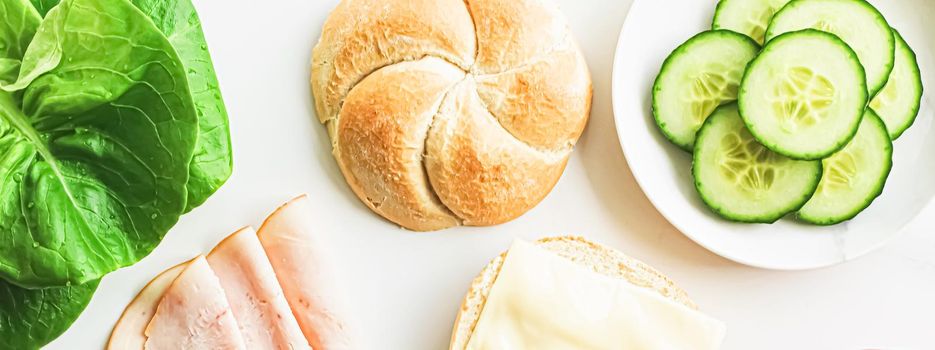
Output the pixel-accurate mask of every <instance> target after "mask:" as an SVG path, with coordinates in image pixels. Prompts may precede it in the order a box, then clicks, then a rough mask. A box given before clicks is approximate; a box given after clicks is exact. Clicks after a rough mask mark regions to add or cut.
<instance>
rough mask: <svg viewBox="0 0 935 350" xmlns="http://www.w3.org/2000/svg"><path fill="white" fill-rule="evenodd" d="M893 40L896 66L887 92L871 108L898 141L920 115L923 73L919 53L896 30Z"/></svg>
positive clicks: (875, 100) (882, 91)
mask: <svg viewBox="0 0 935 350" xmlns="http://www.w3.org/2000/svg"><path fill="white" fill-rule="evenodd" d="M893 36H894V37H895V38H896V64H895V65H894V66H893V72H892V73H890V80H889V81H887V82H886V85H885V86H883V90H880V92H879V93H877V95H876V96H875V97H874V98H873V100H871V101H870V108H872V109H873V111H874V112H876V113H877V115H879V116H880V119H883V122H884V123H886V129H887V130H889V133H890V139H893V140H895V139H897V138H899V136H900V135H902V134H903V132H904V131H906V129H909V127H910V126H912V123H913V122H915V120H916V116H917V115H918V114H919V106H920V105H921V104H922V73H921V72H920V71H919V61H917V60H916V53H915V52H913V51H912V48H910V47H909V44H907V43H906V40H905V39H903V37H902V35H900V34H899V32H897V31H896V30H895V29H894V30H893Z"/></svg>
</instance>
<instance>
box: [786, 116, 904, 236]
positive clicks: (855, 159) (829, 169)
mask: <svg viewBox="0 0 935 350" xmlns="http://www.w3.org/2000/svg"><path fill="white" fill-rule="evenodd" d="M822 163H823V166H824V176H823V177H822V179H821V183H820V184H819V185H818V191H817V192H815V195H814V196H812V199H810V200H809V201H808V203H806V204H805V206H804V207H802V209H800V210H799V214H798V217H799V219H801V220H803V221H805V222H809V223H813V224H817V225H834V224H838V223H842V222H844V221H847V220H850V219H853V218H854V217H855V216H857V214H859V213H860V212H861V211H863V210H864V209H866V208H867V207H869V206H870V203H872V202H873V200H874V199H876V198H877V197H879V196H880V194H881V193H883V185H884V184H885V183H886V178H887V177H888V176H889V174H890V169H892V168H893V143H892V141H891V140H890V137H889V133H888V132H887V130H886V125H885V124H883V120H881V119H880V117H878V116H877V115H876V113H874V112H873V111H871V110H869V109H868V110H867V115H865V116H864V118H863V121H862V122H861V123H860V129H859V131H857V136H855V137H854V140H852V141H851V143H849V144H848V145H847V147H845V148H844V149H842V150H841V151H840V152H838V153H835V154H834V155H833V156H831V157H830V158H828V159H825V160H824V161H822Z"/></svg>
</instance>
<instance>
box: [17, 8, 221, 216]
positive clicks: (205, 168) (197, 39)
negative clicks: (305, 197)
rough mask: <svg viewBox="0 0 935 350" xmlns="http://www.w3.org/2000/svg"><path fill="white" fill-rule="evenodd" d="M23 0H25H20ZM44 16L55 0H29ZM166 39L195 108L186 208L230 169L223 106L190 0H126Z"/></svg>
mask: <svg viewBox="0 0 935 350" xmlns="http://www.w3.org/2000/svg"><path fill="white" fill-rule="evenodd" d="M22 1H25V0H22ZM31 1H32V4H33V6H34V7H35V8H36V10H38V12H39V13H40V14H41V15H43V16H45V13H46V12H48V10H49V9H51V8H52V7H54V6H55V5H56V4H58V2H59V0H31ZM131 2H132V3H133V5H134V6H136V7H137V8H139V9H140V10H141V11H143V13H145V14H146V16H148V17H149V18H150V19H151V20H152V21H153V23H155V25H156V27H157V28H159V30H160V31H162V33H163V34H164V35H165V36H166V37H167V38H168V39H169V42H170V43H171V44H172V46H173V47H174V48H175V50H176V52H178V54H179V58H181V60H182V65H183V66H185V68H186V73H187V75H188V84H189V87H190V88H191V92H192V98H193V99H194V101H195V108H196V109H197V110H198V130H199V132H198V143H197V145H196V146H195V157H194V158H192V164H191V167H190V174H189V175H190V176H189V181H188V208H186V210H185V211H186V212H188V211H191V210H192V209H194V208H196V207H198V206H199V205H201V204H203V203H204V202H205V201H206V200H207V199H208V197H210V196H211V195H212V194H214V192H215V191H217V190H218V188H220V187H221V185H223V184H224V182H226V181H227V179H228V178H229V177H230V175H231V172H232V171H233V157H232V155H231V142H230V130H229V125H228V121H227V109H226V108H225V107H224V101H223V99H222V98H221V90H220V88H219V87H218V78H217V75H216V74H215V72H214V64H213V63H212V61H211V54H210V53H209V52H208V44H207V42H206V41H205V36H204V32H203V31H202V29H201V20H200V19H199V18H198V13H197V12H196V11H195V7H194V5H192V2H191V0H131Z"/></svg>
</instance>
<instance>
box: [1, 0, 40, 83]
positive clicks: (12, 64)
mask: <svg viewBox="0 0 935 350" xmlns="http://www.w3.org/2000/svg"><path fill="white" fill-rule="evenodd" d="M0 18H3V19H4V21H3V22H0V84H9V83H12V82H13V81H15V80H16V78H17V76H18V74H19V68H20V64H21V63H22V62H21V60H22V58H23V55H24V54H25V53H26V47H28V46H29V42H30V41H32V37H33V36H34V35H36V29H37V28H38V27H39V22H40V21H41V20H42V17H39V13H38V12H36V11H35V10H34V9H33V7H32V6H29V3H28V2H27V0H4V1H2V2H0Z"/></svg>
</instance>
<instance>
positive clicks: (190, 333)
mask: <svg viewBox="0 0 935 350" xmlns="http://www.w3.org/2000/svg"><path fill="white" fill-rule="evenodd" d="M145 334H146V338H147V339H146V343H145V345H144V347H145V349H147V350H162V349H166V350H181V349H225V350H226V349H232V350H236V349H246V347H245V346H244V342H243V338H242V336H241V335H240V331H239V330H238V329H237V321H236V320H234V315H233V313H232V312H231V308H230V305H229V304H228V302H227V297H226V296H225V295H224V290H223V289H222V288H221V283H220V281H219V280H218V277H217V276H215V274H214V271H211V267H210V266H209V265H208V262H207V261H206V260H205V258H204V257H201V256H199V257H197V258H195V260H192V262H191V263H189V264H188V266H187V267H186V268H185V270H183V271H182V273H181V274H179V276H178V277H177V278H176V279H175V281H173V282H172V285H170V286H169V289H167V290H166V292H165V294H164V295H163V297H162V301H160V302H159V306H158V307H157V308H156V313H155V314H154V315H153V318H152V320H151V321H150V322H149V325H148V326H147V327H146V330H145Z"/></svg>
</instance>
